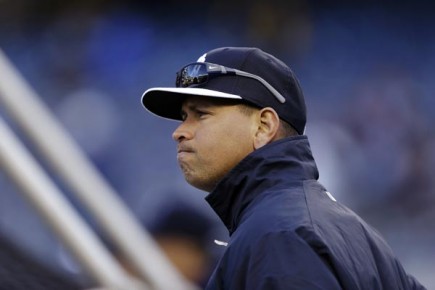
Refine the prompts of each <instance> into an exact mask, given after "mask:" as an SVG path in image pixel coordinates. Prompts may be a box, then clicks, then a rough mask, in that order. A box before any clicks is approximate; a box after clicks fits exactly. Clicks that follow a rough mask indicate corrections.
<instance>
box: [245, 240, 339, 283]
mask: <svg viewBox="0 0 435 290" xmlns="http://www.w3.org/2000/svg"><path fill="white" fill-rule="evenodd" d="M245 285H246V286H247V287H246V289H250V290H251V289H255V290H266V289H267V290H281V289H282V290H284V289H286V290H288V289H294V290H296V289H304V290H306V289H310V290H311V289H313V290H317V289H318V290H320V289H322V290H323V289H324V290H326V289H328V290H329V289H331V290H337V289H341V286H340V284H339V282H338V281H337V279H336V278H335V276H334V274H333V272H332V271H331V270H330V268H329V267H328V266H327V265H326V264H325V263H324V262H323V261H322V259H321V258H320V257H319V256H318V255H317V254H316V253H315V252H314V251H313V250H312V248H311V247H310V246H309V245H308V244H307V243H306V242H305V241H304V240H302V239H301V238H300V237H299V236H297V235H296V234H295V233H293V232H276V233H268V234H266V235H265V236H263V237H261V238H260V239H259V240H258V241H257V242H255V243H254V244H253V245H252V248H251V251H250V258H249V266H248V272H247V277H246V283H245Z"/></svg>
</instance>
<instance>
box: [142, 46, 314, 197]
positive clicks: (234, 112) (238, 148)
mask: <svg viewBox="0 0 435 290" xmlns="http://www.w3.org/2000/svg"><path fill="white" fill-rule="evenodd" d="M176 86H177V87H176V88H152V89H149V90H147V91H146V92H145V93H144V95H143V97H142V103H143V105H144V106H145V108H146V109H147V110H149V111H151V112H152V113H154V114H156V115H158V116H161V117H164V118H169V119H175V120H181V121H182V123H181V125H180V126H179V127H178V128H177V129H176V130H175V132H174V134H173V139H174V140H175V141H177V142H178V155H177V158H178V161H179V164H180V167H181V168H182V170H183V173H184V175H185V178H186V180H187V181H188V182H189V183H190V184H191V185H193V186H195V187H197V188H199V189H202V190H205V191H211V190H213V188H214V186H215V185H216V184H217V183H218V182H219V181H220V180H221V179H222V178H223V177H224V176H225V175H226V174H227V173H228V172H229V171H230V170H231V169H232V168H233V167H234V166H235V165H237V164H238V163H239V162H240V161H241V160H242V159H243V158H245V157H246V156H247V155H248V154H249V153H251V152H252V151H254V150H256V149H258V148H260V147H262V146H264V145H266V144H268V143H270V142H273V141H275V140H277V139H280V138H283V137H286V136H290V135H295V134H303V132H304V128H305V123H306V108H305V102H304V98H303V95H302V92H301V89H300V87H299V83H298V81H297V79H296V77H295V75H294V74H293V72H292V71H291V70H290V69H289V68H288V67H287V66H286V65H285V64H284V63H283V62H281V61H280V60H278V59H276V58H275V57H273V56H272V55H270V54H267V53H265V52H263V51H261V50H259V49H256V48H231V47H229V48H218V49H214V50H212V51H210V52H208V53H206V54H204V55H203V56H202V57H201V58H200V59H199V60H198V62H197V63H193V64H190V65H187V66H185V67H183V68H182V69H181V70H180V71H179V72H178V73H177V79H176Z"/></svg>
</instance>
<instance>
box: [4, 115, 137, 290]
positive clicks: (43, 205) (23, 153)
mask: <svg viewBox="0 0 435 290" xmlns="http://www.w3.org/2000/svg"><path fill="white" fill-rule="evenodd" d="M0 164H1V166H2V168H4V169H5V170H6V171H7V173H8V174H9V175H10V176H11V178H12V179H13V180H14V181H15V182H16V184H17V185H18V186H19V187H20V188H21V189H22V191H23V193H25V194H26V196H27V198H28V199H29V200H30V201H31V202H32V203H33V205H34V206H35V207H36V208H37V209H38V210H39V212H40V213H41V214H42V215H43V216H44V217H45V219H46V221H47V222H48V223H49V225H51V227H52V228H53V229H54V230H55V232H56V233H57V234H58V235H59V236H60V237H61V238H62V240H63V241H64V242H65V243H66V244H67V246H68V247H69V248H70V249H71V250H72V252H73V253H74V254H75V255H76V256H77V257H78V259H79V261H80V262H81V263H82V265H83V266H84V268H85V269H86V270H88V272H89V273H90V274H91V276H92V277H93V278H94V279H95V280H96V282H98V283H99V284H100V285H102V286H104V287H109V288H110V289H123V290H130V289H132V287H134V286H132V284H131V283H130V282H129V278H128V276H127V274H126V273H125V271H124V270H123V269H122V268H121V266H120V265H119V264H118V262H117V261H116V260H115V259H114V258H113V257H112V255H111V254H110V253H109V252H108V250H107V249H106V248H105V247H104V246H103V244H102V243H101V241H100V240H99V239H98V238H97V236H96V235H95V233H94V232H93V231H92V230H91V229H90V228H89V226H88V225H87V224H86V223H85V222H84V220H83V219H82V218H81V217H80V216H79V215H78V214H77V212H76V211H75V209H74V208H73V207H72V206H71V205H70V203H69V202H68V201H67V200H66V198H65V197H64V195H63V194H62V192H60V191H59V189H58V188H57V187H56V185H55V184H54V183H53V182H52V181H51V179H50V178H49V177H48V176H47V174H46V173H45V172H44V170H43V169H42V168H41V166H40V165H39V164H38V163H37V161H36V160H35V159H34V158H33V156H32V155H31V154H30V153H29V152H28V151H27V149H26V148H25V147H24V146H23V145H22V144H21V142H20V141H19V139H18V138H17V137H16V136H15V135H14V133H13V132H12V131H11V130H10V129H9V127H8V126H7V124H6V123H5V122H4V120H3V119H2V118H0ZM136 289H138V288H136ZM141 289H143V288H140V290H141ZM138 290H139V289H138Z"/></svg>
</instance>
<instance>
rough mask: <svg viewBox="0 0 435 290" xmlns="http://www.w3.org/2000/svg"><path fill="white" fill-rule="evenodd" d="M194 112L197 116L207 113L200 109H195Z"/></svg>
mask: <svg viewBox="0 0 435 290" xmlns="http://www.w3.org/2000/svg"><path fill="white" fill-rule="evenodd" d="M195 113H196V115H197V116H198V117H199V118H201V117H204V116H206V115H208V112H206V111H201V110H196V111H195Z"/></svg>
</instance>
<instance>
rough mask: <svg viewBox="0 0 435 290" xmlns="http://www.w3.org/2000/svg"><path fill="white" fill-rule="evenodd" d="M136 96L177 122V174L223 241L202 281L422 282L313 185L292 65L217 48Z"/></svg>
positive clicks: (253, 52) (270, 285) (246, 284)
mask: <svg viewBox="0 0 435 290" xmlns="http://www.w3.org/2000/svg"><path fill="white" fill-rule="evenodd" d="M142 103H143V105H144V106H145V108H146V109H147V110H149V111H151V112H152V113H154V114H156V115H158V116H161V117H164V118H169V119H175V120H181V121H182V122H181V124H180V126H179V127H178V128H177V129H176V130H175V132H174V133H173V139H174V140H175V141H176V142H177V145H178V146H177V159H178V163H179V165H180V167H181V169H182V171H183V174H184V176H185V179H186V180H187V182H188V183H190V184H191V185H193V186H195V187H197V188H199V189H202V190H204V191H207V192H209V195H208V196H207V197H206V200H207V201H208V203H209V204H210V205H211V207H212V208H213V209H214V210H215V212H216V213H217V214H218V215H219V217H220V218H221V219H222V221H223V222H224V224H225V225H226V226H227V228H228V230H229V233H230V240H229V242H228V246H227V249H226V251H225V253H224V255H223V256H222V258H221V260H220V261H219V263H218V265H217V267H216V269H215V271H214V273H213V275H212V277H211V278H210V280H209V282H208V284H207V287H206V289H210V290H211V289H225V290H229V289H233V290H241V289H247V290H254V289H268V290H274V289H304V290H305V289H349V290H356V289H367V290H375V289H384V290H385V289H391V290H393V289H394V290H398V289H425V288H424V287H423V286H421V285H420V284H419V283H418V282H417V281H416V280H415V279H414V278H413V277H411V276H409V275H408V274H407V273H406V272H405V271H404V269H403V267H402V266H401V265H400V263H399V261H398V260H397V259H396V258H395V257H394V255H393V253H392V252H391V250H390V249H389V247H388V246H387V245H386V243H385V242H384V240H383V239H382V238H381V237H380V236H379V235H378V234H377V233H376V232H375V231H374V230H373V229H372V228H370V227H369V226H368V225H367V224H366V223H365V222H364V221H362V220H361V219H360V218H359V217H358V216H357V215H356V214H355V213H353V212H352V211H350V210H349V209H347V208H346V207H344V206H342V205H340V204H339V203H338V202H336V201H335V199H334V198H333V197H332V195H331V194H330V193H328V192H327V191H326V189H325V188H323V186H322V185H321V184H319V183H318V181H317V179H318V171H317V168H316V164H315V162H314V159H313V156H312V154H311V150H310V146H309V143H308V140H307V137H306V136H304V135H303V134H304V129H305V123H306V108H305V101H304V97H303V94H302V91H301V89H300V86H299V83H298V81H297V79H296V77H295V75H294V74H293V72H292V71H291V70H290V69H289V68H288V67H287V66H286V65H285V64H284V63H283V62H282V61H280V60H278V59H277V58H275V57H274V56H272V55H270V54H267V53H265V52H263V51H261V50H260V49H256V48H234V47H227V48H218V49H214V50H212V51H210V52H208V53H206V54H205V55H203V56H202V57H200V59H199V60H198V62H197V63H193V64H190V65H187V66H185V67H183V68H182V69H181V70H180V71H179V72H178V73H177V79H176V88H151V89H149V90H147V91H146V92H145V93H144V95H143V97H142Z"/></svg>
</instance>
